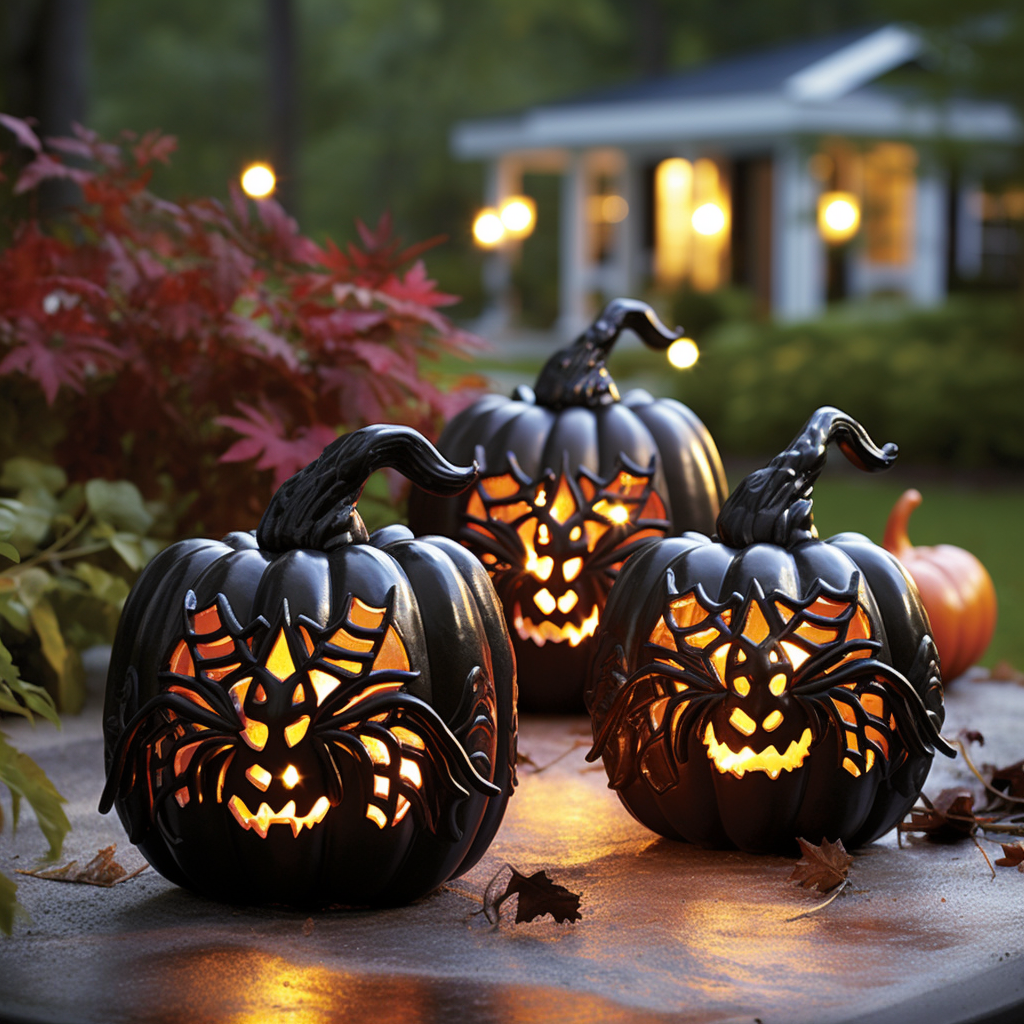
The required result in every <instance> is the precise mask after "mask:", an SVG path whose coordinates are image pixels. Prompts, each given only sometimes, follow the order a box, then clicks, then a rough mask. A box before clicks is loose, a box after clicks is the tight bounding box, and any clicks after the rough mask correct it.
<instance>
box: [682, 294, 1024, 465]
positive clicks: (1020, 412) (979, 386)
mask: <svg viewBox="0 0 1024 1024" xmlns="http://www.w3.org/2000/svg"><path fill="white" fill-rule="evenodd" d="M677 382H678V383H677V385H676V389H677V390H676V397H678V398H679V399H681V400H682V401H684V402H685V403H686V404H687V405H689V406H691V408H693V410H694V411H695V412H696V413H697V414H698V415H699V416H700V417H701V419H703V420H704V422H705V423H706V424H707V425H708V427H709V428H710V430H711V432H712V434H714V436H715V439H716V441H717V442H718V444H719V446H720V447H721V448H722V449H723V450H725V451H728V452H732V453H735V454H743V455H752V456H761V455H764V454H766V453H772V452H776V451H778V450H780V449H781V447H782V446H784V445H785V444H786V443H787V442H788V441H789V440H790V439H791V438H792V437H793V435H794V433H795V432H796V430H797V429H798V428H799V427H800V425H801V424H802V423H803V422H804V420H805V419H806V417H807V416H808V415H809V414H810V413H811V412H812V411H813V410H814V409H816V408H817V407H818V406H821V405H835V406H838V407H839V408H841V409H843V410H844V411H846V412H848V413H849V414H850V415H851V416H854V417H855V418H857V419H858V420H860V421H861V422H862V423H863V424H864V425H865V426H866V427H867V428H868V430H869V431H870V433H871V435H872V436H873V437H874V438H875V439H876V440H879V441H890V440H892V441H895V442H896V443H897V444H899V446H900V450H901V453H902V455H903V458H904V459H905V460H906V461H907V462H913V463H928V462H933V463H943V464H953V465H959V466H970V467H982V466H1003V467H1019V466H1024V400H1022V399H1024V317H1022V316H1021V311H1020V309H1019V306H1018V305H1017V304H1016V303H1014V302H1013V301H1011V300H1009V299H995V298H970V299H967V298H960V299H955V300H952V301H950V302H949V303H948V304H947V305H946V306H945V307H944V308H942V309H939V310H934V311H918V312H891V313H890V315H889V316H883V315H881V314H880V313H879V312H878V311H877V310H876V312H875V315H873V316H868V315H866V314H861V315H853V314H852V313H850V312H848V313H847V314H845V315H843V314H841V313H835V314H832V315H830V316H828V317H824V318H822V319H820V320H817V321H813V322H809V323H804V324H796V325H788V326H787V325H771V324H760V323H755V322H752V321H745V322H744V321H740V322H736V321H733V322H729V323H725V324H723V325H721V326H719V327H718V328H717V329H716V330H713V331H711V332H709V334H708V335H707V336H706V337H705V338H704V339H703V344H702V356H701V361H700V363H699V364H698V366H697V367H696V368H695V369H694V370H693V371H692V372H690V373H687V374H683V375H680V376H679V377H678V378H677Z"/></svg>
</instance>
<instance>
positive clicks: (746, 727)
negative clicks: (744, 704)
mask: <svg viewBox="0 0 1024 1024" xmlns="http://www.w3.org/2000/svg"><path fill="white" fill-rule="evenodd" d="M729 724H730V725H731V726H732V727H733V728H734V729H735V730H736V731H737V732H741V733H743V735H744V736H750V735H752V734H753V733H754V732H755V730H756V729H757V722H755V721H754V720H753V719H752V718H751V717H750V715H748V714H747V713H746V712H745V711H743V710H742V709H740V708H733V712H732V714H731V715H730V716H729Z"/></svg>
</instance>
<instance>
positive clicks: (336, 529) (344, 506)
mask: <svg viewBox="0 0 1024 1024" xmlns="http://www.w3.org/2000/svg"><path fill="white" fill-rule="evenodd" d="M386 466H387V467H390V468H392V469H397V470H398V472H399V473H401V474H402V476H404V477H406V479H408V480H411V481H412V482H413V483H414V484H416V485H417V486H418V487H421V488H423V490H425V491H430V492H431V493H432V494H445V495H447V494H458V493H459V492H460V491H464V490H465V489H466V488H467V487H468V486H469V485H470V484H471V483H472V482H473V481H474V480H475V479H476V476H477V471H478V468H477V466H476V464H474V465H473V466H454V465H452V463H450V462H448V460H447V459H445V458H444V457H443V456H442V455H441V453H440V452H439V451H438V450H437V449H436V448H435V447H434V446H433V445H432V444H431V443H430V442H429V441H428V440H427V439H426V438H425V437H424V436H423V435H422V434H420V433H419V432H418V431H416V430H413V428H412V427H403V426H398V425H395V424H389V423H378V424H373V425H371V426H368V427H363V428H362V429H360V430H355V431H353V432H352V433H350V434H344V435H343V436H342V437H339V438H338V439H337V440H336V441H332V442H331V443H330V444H329V445H328V446H327V447H326V448H325V449H324V450H323V452H321V454H320V455H319V457H318V458H316V459H314V460H313V461H312V462H311V463H310V464H309V465H308V466H306V467H305V468H304V469H300V470H299V472H298V473H296V474H295V475H294V476H292V477H291V478H289V479H288V480H286V481H285V482H284V483H283V484H282V485H281V486H280V487H279V488H278V489H277V492H276V493H275V494H274V496H273V497H272V498H271V499H270V504H269V505H268V506H267V510H266V512H264V513H263V518H262V519H261V520H260V525H259V526H258V527H257V529H256V539H257V541H258V542H259V545H260V547H261V548H263V549H264V550H265V551H273V552H280V551H289V550H292V549H295V548H307V549H315V550H319V551H330V550H332V549H334V548H338V547H342V546H343V545H345V544H353V543H354V544H362V543H365V542H366V540H367V539H368V538H369V534H368V533H367V530H366V527H365V526H364V525H363V521H362V519H361V518H360V516H359V513H358V512H357V511H356V502H357V501H358V500H359V495H360V494H361V493H362V490H363V487H364V486H365V484H366V481H367V479H368V478H369V477H370V474H372V473H374V472H376V471H377V470H378V469H383V468H384V467H386Z"/></svg>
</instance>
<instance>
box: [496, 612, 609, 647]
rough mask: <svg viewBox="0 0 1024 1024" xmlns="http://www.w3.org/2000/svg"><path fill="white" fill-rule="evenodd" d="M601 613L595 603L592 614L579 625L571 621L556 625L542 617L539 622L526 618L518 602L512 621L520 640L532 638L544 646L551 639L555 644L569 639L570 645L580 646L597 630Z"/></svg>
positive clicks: (537, 643)
mask: <svg viewBox="0 0 1024 1024" xmlns="http://www.w3.org/2000/svg"><path fill="white" fill-rule="evenodd" d="M600 614H601V613H600V609H599V608H598V607H597V605H596V604H595V605H594V607H593V608H592V609H591V610H590V614H589V615H588V616H587V617H586V618H585V619H584V620H583V621H582V622H581V623H580V624H579V625H578V626H576V625H574V624H573V623H571V622H566V623H565V624H564V625H561V626H556V625H555V624H554V623H553V622H549V621H548V620H547V619H542V620H541V621H540V622H539V623H537V622H534V621H533V620H532V619H524V618H523V612H522V609H521V608H520V607H519V605H518V604H517V605H516V606H515V611H514V613H513V616H512V621H513V624H514V625H515V627H516V632H517V633H518V634H519V639H520V640H532V641H533V642H534V643H535V644H536V645H537V646H538V647H543V646H544V645H545V644H546V643H548V642H549V641H550V642H551V643H553V644H564V643H565V642H566V641H568V643H569V646H570V647H578V646H579V645H580V644H581V643H582V642H583V641H584V640H586V638H587V637H588V636H593V635H594V634H595V633H596V632H597V623H598V619H599V618H600Z"/></svg>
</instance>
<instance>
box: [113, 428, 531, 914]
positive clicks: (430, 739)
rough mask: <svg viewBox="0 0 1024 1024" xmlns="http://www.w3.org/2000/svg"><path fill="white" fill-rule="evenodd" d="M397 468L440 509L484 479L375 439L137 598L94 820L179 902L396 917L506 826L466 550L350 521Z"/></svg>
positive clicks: (479, 594)
mask: <svg viewBox="0 0 1024 1024" xmlns="http://www.w3.org/2000/svg"><path fill="white" fill-rule="evenodd" d="M382 466H393V467H395V468H397V469H399V470H400V471H401V472H403V473H404V474H405V475H406V476H408V477H409V478H410V479H413V480H416V481H417V482H418V483H419V484H421V485H422V486H424V487H428V488H431V487H432V488H436V489H438V490H448V491H451V490H453V489H457V488H462V487H465V486H466V485H467V484H468V483H469V482H470V481H471V480H472V479H473V478H474V477H475V471H474V470H472V469H460V468H458V467H456V466H452V465H449V464H448V463H447V462H445V461H444V460H443V459H441V458H440V456H439V455H438V453H437V451H436V450H435V449H434V448H433V447H432V446H431V445H430V444H429V443H428V442H427V441H426V440H424V439H423V438H422V437H421V436H420V435H419V434H417V433H416V432H415V431H414V430H411V429H409V428H406V427H392V426H376V427H366V428H364V429H363V430H359V431H356V432H355V433H352V434H349V435H346V436H344V437H342V438H339V439H338V440H337V441H335V442H333V443H332V444H331V445H330V446H328V447H327V448H326V449H325V450H324V452H323V454H322V455H321V456H320V458H319V459H317V460H316V461H315V462H313V463H311V464H310V465H309V466H307V467H306V468H305V469H304V470H302V471H301V472H300V473H297V474H296V475H295V476H294V477H292V478H291V479H290V480H288V481H287V482H286V483H285V484H284V485H283V486H282V487H281V488H280V489H279V490H278V492H277V494H275V496H274V498H273V499H272V500H271V503H270V506H269V507H268V509H267V511H266V513H265V514H264V516H263V519H262V521H261V522H260V525H259V529H258V530H257V531H256V532H255V535H253V534H249V533H232V534H229V535H228V536H227V537H225V538H224V540H223V541H211V540H186V541H182V542H181V543H178V544H175V545H173V546H172V547H170V548H168V549H167V550H166V551H164V552H163V553H161V554H160V555H159V556H158V557H157V558H156V559H154V560H153V562H152V563H151V564H150V565H149V566H148V567H147V569H146V570H145V572H144V573H143V574H142V576H141V578H140V579H139V581H138V583H137V584H136V585H135V587H134V589H133V590H132V593H131V594H130V596H129V598H128V601H127V604H126V605H125V609H124V613H123V616H122V619H121V623H120V626H119V629H118V633H117V638H116V640H115V643H114V648H113V654H112V658H111V665H110V672H109V676H108V682H107V700H106V708H105V721H104V731H105V740H106V760H107V769H108V778H107V785H106V788H105V790H104V793H103V798H102V802H101V807H100V809H101V810H103V811H106V810H109V808H110V807H111V805H113V806H115V807H116V808H117V812H118V815H119V816H120V818H121V821H122V822H123V823H124V825H125V828H126V829H127V830H128V834H129V837H130V839H131V841H132V842H133V843H135V844H136V845H138V847H139V848H140V850H141V851H142V853H143V854H144V855H145V856H146V859H147V860H148V861H149V862H150V863H151V864H152V865H153V866H154V867H155V868H156V869H157V870H158V871H160V872H161V873H162V874H163V875H165V876H166V877H167V878H169V879H171V880H172V881H174V882H176V883H178V884H180V885H183V886H188V887H190V888H193V889H195V890H197V891H199V892H201V893H204V894H206V895H209V896H213V897H216V898H220V899H225V900H231V901H237V902H248V903H268V902H275V903H291V904H298V905H306V904H310V905H323V904H329V903H343V904H358V905H367V904H396V903H401V902H405V901H408V900H411V899H414V898H416V897H417V896H420V895H422V894H424V893H426V892H429V891H430V890H431V889H433V888H435V887H436V886H438V885H439V884H441V883H442V882H444V881H445V880H446V879H448V878H450V877H452V876H454V875H458V874H461V873H462V872H464V871H466V870H468V869H469V868H470V867H471V866H472V865H473V863H475V861H476V860H477V859H478V858H479V857H480V856H481V854H482V853H483V852H484V850H485V849H486V848H487V846H488V844H489V843H490V841H491V839H492V837H493V836H494V833H495V831H496V830H497V828H498V825H499V823H500V821H501V817H502V814H503V813H504V808H505V803H506V801H507V799H508V796H509V794H510V792H511V788H512V785H513V784H514V766H515V741H516V725H515V667H514V661H513V656H512V651H511V647H510V644H509V639H508V633H507V631H506V629H505V623H504V620H503V617H502V614H501V609H500V606H499V604H498V602H497V598H496V596H495V594H494V590H493V588H492V587H491V584H490V581H489V579H488V577H487V574H486V573H485V572H484V570H483V568H482V567H481V566H480V564H479V562H477V560H476V559H475V558H473V557H472V555H470V554H469V553H468V552H467V551H466V550H465V548H463V547H462V546H461V545H459V544H456V543H454V542H453V541H451V540H448V539H446V538H441V537H432V538H424V539H420V540H414V539H413V538H412V534H411V533H410V531H409V530H407V529H406V528H405V527H401V526H390V527H385V528H384V529H382V530H378V531H377V532H376V533H374V534H372V535H369V536H368V535H367V532H366V528H365V527H364V526H363V523H362V520H361V519H360V517H359V513H358V512H357V511H356V509H355V503H356V501H357V499H358V496H359V493H360V491H361V490H362V487H363V484H364V482H365V480H366V478H367V476H368V475H369V474H370V473H372V472H373V471H374V470H375V469H378V468H380V467H382Z"/></svg>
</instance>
